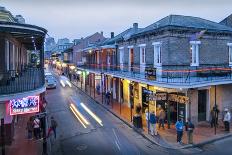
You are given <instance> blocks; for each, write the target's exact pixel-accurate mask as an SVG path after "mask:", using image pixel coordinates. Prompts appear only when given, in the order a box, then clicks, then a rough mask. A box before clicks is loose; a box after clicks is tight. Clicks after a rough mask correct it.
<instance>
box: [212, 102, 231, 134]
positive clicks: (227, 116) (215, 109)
mask: <svg viewBox="0 0 232 155" xmlns="http://www.w3.org/2000/svg"><path fill="white" fill-rule="evenodd" d="M219 113H220V111H219V109H218V107H217V105H216V106H214V107H213V109H212V110H211V112H210V126H211V128H212V127H218V116H219ZM222 121H223V123H224V127H225V131H230V121H231V114H230V112H229V109H228V108H225V109H224V113H223V117H222Z"/></svg>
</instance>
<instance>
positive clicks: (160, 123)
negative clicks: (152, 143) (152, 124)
mask: <svg viewBox="0 0 232 155" xmlns="http://www.w3.org/2000/svg"><path fill="white" fill-rule="evenodd" d="M165 117H166V114H165V111H164V110H163V109H161V110H160V113H159V129H160V126H161V125H162V128H163V129H164V120H165Z"/></svg>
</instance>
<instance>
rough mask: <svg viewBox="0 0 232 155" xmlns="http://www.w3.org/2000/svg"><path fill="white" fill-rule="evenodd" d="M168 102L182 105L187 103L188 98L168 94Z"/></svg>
mask: <svg viewBox="0 0 232 155" xmlns="http://www.w3.org/2000/svg"><path fill="white" fill-rule="evenodd" d="M168 100H169V101H173V102H178V103H182V104H188V103H189V98H188V97H187V96H181V95H176V94H169V95H168Z"/></svg>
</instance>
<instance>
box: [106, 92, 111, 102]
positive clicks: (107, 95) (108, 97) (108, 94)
mask: <svg viewBox="0 0 232 155" xmlns="http://www.w3.org/2000/svg"><path fill="white" fill-rule="evenodd" d="M106 104H107V105H109V104H110V91H107V92H106Z"/></svg>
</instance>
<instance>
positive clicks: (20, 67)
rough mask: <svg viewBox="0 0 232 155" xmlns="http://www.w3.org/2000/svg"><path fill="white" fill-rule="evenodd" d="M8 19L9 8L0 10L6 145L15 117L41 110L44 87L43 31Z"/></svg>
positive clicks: (0, 95)
mask: <svg viewBox="0 0 232 155" xmlns="http://www.w3.org/2000/svg"><path fill="white" fill-rule="evenodd" d="M6 12H7V14H8V16H9V17H6ZM1 17H3V18H1ZM6 19H8V20H6ZM12 19H14V18H13V17H12V15H11V13H10V12H9V11H7V10H6V9H1V10H0V40H1V41H0V58H1V62H0V117H1V119H4V123H5V128H6V130H5V131H6V142H7V143H8V144H10V143H11V141H12V139H13V136H14V122H15V121H16V120H17V116H18V115H19V114H26V113H36V112H39V111H41V110H42V107H43V105H42V103H43V93H44V92H45V90H46V88H45V81H44V49H43V48H44V38H45V35H46V33H47V30H45V29H44V28H41V27H38V26H34V25H29V24H22V23H19V22H17V20H15V19H14V21H12ZM32 101H33V105H32ZM22 103H24V104H25V105H24V106H23V105H22Z"/></svg>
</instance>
